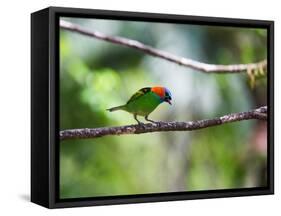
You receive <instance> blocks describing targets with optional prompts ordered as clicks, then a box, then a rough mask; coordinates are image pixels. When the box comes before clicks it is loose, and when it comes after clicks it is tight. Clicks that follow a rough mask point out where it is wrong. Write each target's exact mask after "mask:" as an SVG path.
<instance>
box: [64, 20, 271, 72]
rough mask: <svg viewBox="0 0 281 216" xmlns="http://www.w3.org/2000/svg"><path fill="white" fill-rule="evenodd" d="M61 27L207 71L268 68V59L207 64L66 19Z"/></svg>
mask: <svg viewBox="0 0 281 216" xmlns="http://www.w3.org/2000/svg"><path fill="white" fill-rule="evenodd" d="M60 27H61V28H62V29H65V30H69V31H72V32H76V33H79V34H82V35H86V36H89V37H92V38H96V39H99V40H103V41H107V42H110V43H114V44H118V45H121V46H126V47H130V48H134V49H137V50H139V51H142V52H144V53H146V54H148V55H151V56H155V57H158V58H162V59H165V60H168V61H170V62H174V63H176V64H179V65H182V66H185V67H189V68H192V69H195V70H198V71H201V72H205V73H241V72H247V71H255V70H260V71H263V70H266V67H267V61H266V60H263V61H260V62H257V63H250V64H233V65H217V64H207V63H203V62H198V61H195V60H192V59H188V58H184V57H180V56H176V55H174V54H171V53H168V52H165V51H162V50H159V49H155V48H153V47H151V46H148V45H145V44H143V43H141V42H139V41H136V40H132V39H128V38H124V37H117V36H109V35H106V34H103V33H101V32H98V31H93V30H87V29H84V28H82V27H80V26H79V25H77V24H74V23H71V22H67V21H64V20H62V21H60Z"/></svg>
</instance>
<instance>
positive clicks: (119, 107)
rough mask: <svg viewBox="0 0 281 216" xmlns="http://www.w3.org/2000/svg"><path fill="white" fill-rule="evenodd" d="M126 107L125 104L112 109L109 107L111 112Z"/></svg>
mask: <svg viewBox="0 0 281 216" xmlns="http://www.w3.org/2000/svg"><path fill="white" fill-rule="evenodd" d="M124 108H125V105H122V106H117V107H112V108H110V109H107V110H108V111H109V112H113V111H116V110H124Z"/></svg>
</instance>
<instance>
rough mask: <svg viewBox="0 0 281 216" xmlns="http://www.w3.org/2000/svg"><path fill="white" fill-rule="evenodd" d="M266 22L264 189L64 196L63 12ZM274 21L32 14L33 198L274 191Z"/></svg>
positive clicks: (116, 200) (229, 22)
mask: <svg viewBox="0 0 281 216" xmlns="http://www.w3.org/2000/svg"><path fill="white" fill-rule="evenodd" d="M61 16H64V17H81V18H82V17H83V18H102V19H117V20H134V21H148V22H149V21H153V22H168V23H190V24H198V25H218V26H237V27H238V26H239V27H261V28H266V29H267V32H268V37H267V40H268V41H267V45H268V56H267V60H268V91H267V94H268V95H267V96H268V97H267V98H268V106H269V109H268V155H267V156H268V157H267V165H268V169H267V171H268V173H267V174H268V176H267V177H268V185H267V187H261V188H241V189H224V190H209V191H194V192H171V193H159V194H145V195H122V196H111V197H94V198H71V199H59V196H58V191H59V188H58V187H59V184H58V178H59V168H58V162H59V161H58V159H59V151H58V150H59V149H58V148H59V122H58V121H59V112H58V104H59V96H58V87H59V73H58V72H59V44H58V43H59V42H58V41H59V40H58V33H59V17H61ZM273 71H274V22H273V21H262V20H246V19H230V18H215V17H200V16H186V15H168V14H153V13H136V12H125V11H108V10H93V9H77V8H62V7H49V8H46V9H43V10H40V11H37V12H34V13H32V14H31V201H32V202H34V203H37V204H39V205H42V206H45V207H47V208H61V207H74V206H91V205H108V204H121V203H140V202H155V201H157V202H159V201H171V200H191V199H203V198H219V197H234V196H250V195H266V194H273V193H274V145H273V144H274V101H273V98H274V82H273V81H274V74H273Z"/></svg>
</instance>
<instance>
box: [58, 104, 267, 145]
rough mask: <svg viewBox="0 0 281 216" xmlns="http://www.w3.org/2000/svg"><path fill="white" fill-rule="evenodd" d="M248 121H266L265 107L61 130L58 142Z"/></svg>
mask: <svg viewBox="0 0 281 216" xmlns="http://www.w3.org/2000/svg"><path fill="white" fill-rule="evenodd" d="M249 119H258V120H265V121H266V120H267V106H263V107H260V108H258V109H254V110H250V111H247V112H239V113H232V114H228V115H224V116H222V117H217V118H214V119H206V120H198V121H189V122H159V123H158V124H151V123H149V124H142V125H126V126H119V127H103V128H81V129H70V130H63V131H61V132H60V140H69V139H86V138H98V137H103V136H108V135H125V134H142V133H150V132H161V131H192V130H198V129H202V128H207V127H212V126H217V125H221V124H225V123H230V122H237V121H243V120H249Z"/></svg>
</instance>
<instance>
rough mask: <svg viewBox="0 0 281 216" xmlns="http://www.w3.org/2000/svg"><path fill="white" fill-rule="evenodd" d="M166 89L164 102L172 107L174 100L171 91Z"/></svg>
mask: <svg viewBox="0 0 281 216" xmlns="http://www.w3.org/2000/svg"><path fill="white" fill-rule="evenodd" d="M164 89H165V98H164V101H165V102H167V103H169V104H170V105H172V102H171V100H172V94H171V92H170V90H169V89H167V88H164Z"/></svg>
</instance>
